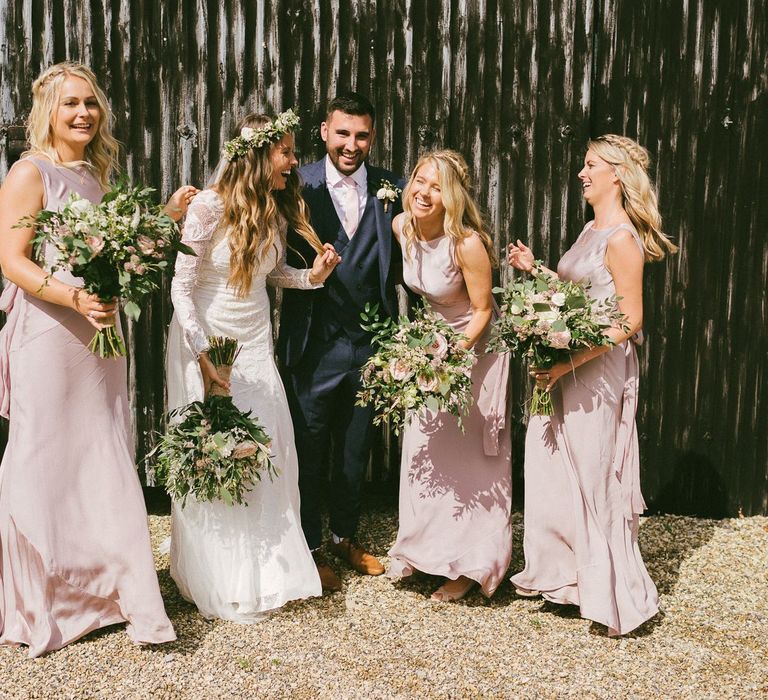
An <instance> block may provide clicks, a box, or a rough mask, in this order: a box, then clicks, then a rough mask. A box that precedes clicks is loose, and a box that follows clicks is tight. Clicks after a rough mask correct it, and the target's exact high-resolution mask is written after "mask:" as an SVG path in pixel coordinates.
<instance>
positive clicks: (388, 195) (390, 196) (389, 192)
mask: <svg viewBox="0 0 768 700" xmlns="http://www.w3.org/2000/svg"><path fill="white" fill-rule="evenodd" d="M384 196H385V197H386V198H387V199H395V197H397V193H396V192H395V191H394V190H384Z"/></svg>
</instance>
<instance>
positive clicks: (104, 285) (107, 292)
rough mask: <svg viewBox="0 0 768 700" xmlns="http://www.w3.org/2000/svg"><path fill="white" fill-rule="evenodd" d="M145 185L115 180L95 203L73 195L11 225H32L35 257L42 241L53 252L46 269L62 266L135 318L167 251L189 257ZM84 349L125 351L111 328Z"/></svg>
mask: <svg viewBox="0 0 768 700" xmlns="http://www.w3.org/2000/svg"><path fill="white" fill-rule="evenodd" d="M153 192H154V190H153V189H151V188H148V187H131V186H130V185H128V183H127V182H126V181H125V180H121V181H120V182H119V183H118V184H116V185H115V186H114V187H112V188H111V189H110V190H109V191H108V192H107V193H106V194H105V195H104V197H103V199H102V200H101V202H100V203H98V204H96V203H94V202H91V201H89V200H87V199H83V198H82V197H80V196H79V195H78V194H77V193H74V192H73V193H72V194H70V196H69V200H68V202H67V204H66V205H65V206H64V207H63V208H62V209H61V210H59V211H47V210H42V211H40V212H38V213H37V214H36V215H35V216H30V217H25V218H24V219H22V220H21V221H20V222H19V223H18V224H17V226H32V227H33V228H34V229H35V235H34V238H33V239H32V245H33V249H34V252H35V256H36V257H37V259H38V260H41V261H42V260H43V258H44V248H45V247H46V245H50V246H53V248H54V249H55V250H56V251H57V257H56V260H55V261H54V262H53V264H52V269H51V272H53V271H56V270H66V271H68V272H71V273H72V274H73V275H74V276H75V277H81V278H82V279H83V283H84V287H85V291H87V292H88V293H89V294H96V295H97V296H99V297H100V298H101V299H115V298H118V299H122V301H123V309H124V311H125V313H126V315H127V316H128V317H129V318H131V319H133V320H134V321H135V320H136V319H138V318H139V315H140V314H141V308H140V306H139V303H140V302H141V300H142V299H143V297H144V296H145V295H147V294H149V293H150V292H152V291H154V290H155V289H157V288H158V287H159V285H160V281H161V278H162V272H163V270H165V269H166V268H167V267H168V265H169V264H170V262H171V260H172V257H173V255H174V254H175V253H176V252H178V251H182V252H184V253H186V254H188V255H194V252H193V251H192V249H191V248H189V247H188V246H186V245H184V244H183V243H182V242H181V234H180V232H179V228H178V226H177V225H176V223H175V222H174V221H173V219H171V218H170V217H169V216H168V215H167V214H165V213H163V211H162V209H161V207H160V206H159V205H157V204H156V203H155V202H154V201H153V199H152V194H153ZM89 348H90V350H91V351H92V352H94V353H96V354H98V355H99V357H102V358H106V357H119V356H122V355H125V354H126V350H125V345H124V343H123V340H122V338H121V337H120V334H119V333H118V332H117V330H116V328H115V327H114V326H109V327H107V328H104V329H102V330H99V331H97V332H96V334H95V335H94V337H93V340H92V341H91V343H90V345H89Z"/></svg>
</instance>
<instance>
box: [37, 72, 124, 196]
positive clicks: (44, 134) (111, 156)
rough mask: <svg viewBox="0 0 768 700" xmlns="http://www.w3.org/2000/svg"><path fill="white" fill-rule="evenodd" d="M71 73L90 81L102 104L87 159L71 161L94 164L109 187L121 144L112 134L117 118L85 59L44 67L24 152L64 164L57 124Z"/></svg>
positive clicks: (87, 151)
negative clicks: (57, 141) (56, 135)
mask: <svg viewBox="0 0 768 700" xmlns="http://www.w3.org/2000/svg"><path fill="white" fill-rule="evenodd" d="M69 77H76V78H82V79H83V80H85V82H86V83H88V86H89V87H90V88H91V90H93V94H94V96H95V97H96V102H97V103H98V105H99V114H100V119H99V125H98V127H97V129H96V134H95V135H94V137H93V138H92V139H91V141H90V143H88V145H87V146H86V147H85V160H84V161H79V162H76V163H67V165H68V166H70V167H73V166H77V165H88V166H90V167H92V168H93V169H94V171H95V174H96V178H97V179H98V181H99V183H100V184H101V186H102V188H103V189H107V187H109V181H110V178H111V176H112V174H113V173H115V172H117V170H118V161H117V159H118V155H119V151H120V144H119V143H118V142H117V140H116V139H115V137H114V136H112V127H113V122H114V118H113V116H112V110H111V109H110V108H109V103H108V102H107V97H106V95H105V94H104V91H103V90H102V89H101V88H100V87H99V85H98V83H97V82H96V76H95V75H94V74H93V72H92V71H91V70H90V69H89V68H87V67H86V66H84V65H82V64H81V63H72V62H70V61H65V62H63V63H57V64H55V65H53V66H51V67H50V68H48V69H46V70H44V71H43V72H42V73H41V74H40V76H39V77H38V78H37V80H35V82H34V83H32V109H31V110H30V113H29V119H28V121H27V142H28V143H29V149H28V150H27V151H25V152H24V154H23V155H25V156H27V155H29V156H44V157H46V158H49V159H50V160H51V161H53V162H54V163H55V164H56V165H64V163H62V161H61V158H60V157H59V154H58V152H57V151H56V144H55V143H54V135H53V126H54V124H55V121H56V111H57V109H58V107H59V100H60V99H61V88H62V85H63V84H64V81H65V80H66V79H67V78H69Z"/></svg>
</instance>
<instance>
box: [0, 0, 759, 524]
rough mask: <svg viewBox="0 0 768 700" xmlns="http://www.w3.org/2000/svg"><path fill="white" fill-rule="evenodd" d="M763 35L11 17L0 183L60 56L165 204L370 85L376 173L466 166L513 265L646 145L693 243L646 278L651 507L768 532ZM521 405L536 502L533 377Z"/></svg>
mask: <svg viewBox="0 0 768 700" xmlns="http://www.w3.org/2000/svg"><path fill="white" fill-rule="evenodd" d="M767 32H768V9H767V6H766V3H765V2H764V1H763V0H688V1H687V2H679V1H673V0H654V1H653V2H631V1H630V0H474V1H473V0H421V1H417V0H378V1H377V0H273V1H272V2H268V3H265V2H259V1H256V0H252V1H245V0H240V1H238V2H233V1H230V2H224V3H220V2H218V0H217V1H216V2H213V1H209V0H197V1H194V0H180V1H179V2H178V3H164V2H150V1H149V0H130V1H127V0H2V3H1V4H0V52H1V55H2V64H0V129H2V131H0V136H3V137H4V138H0V176H2V175H4V174H5V172H6V169H7V167H8V163H9V160H10V159H12V158H13V151H14V150H18V147H19V146H20V145H21V141H20V140H19V139H20V138H21V137H20V135H19V131H18V130H15V129H14V128H13V126H14V125H21V124H23V122H24V118H25V115H26V113H27V111H28V110H29V107H30V84H31V82H32V80H33V79H34V77H35V76H36V75H37V74H38V73H39V72H40V70H41V69H43V68H44V67H46V66H48V65H49V64H50V63H52V62H55V61H59V60H63V59H75V60H81V61H83V62H85V63H87V64H89V65H90V66H91V67H92V68H93V69H94V70H95V71H96V73H97V74H98V76H99V78H100V80H101V82H102V84H103V86H104V87H105V89H106V91H107V93H108V95H109V96H110V99H111V102H112V105H113V108H114V111H115V115H116V119H117V125H116V128H117V135H118V137H119V138H120V140H121V141H122V142H123V143H124V144H125V153H126V160H125V162H126V167H127V169H128V172H129V173H130V175H131V176H132V177H133V178H134V179H136V180H139V181H142V182H146V183H148V184H151V185H153V186H155V187H157V188H158V189H159V190H160V191H161V192H162V194H163V196H167V195H168V194H169V193H170V192H171V191H173V189H175V188H176V187H177V186H178V185H180V184H182V183H186V182H191V183H194V184H197V185H201V184H203V183H205V181H206V179H207V177H208V174H209V170H210V168H211V167H212V165H213V164H215V162H216V161H217V160H218V154H219V150H220V147H221V143H222V140H223V139H225V138H227V136H228V134H229V132H230V129H231V128H232V126H233V124H234V122H235V121H236V120H237V119H238V117H239V116H242V114H243V113H244V112H246V111H247V110H252V109H263V108H267V109H274V110H279V109H283V108H285V107H288V106H291V105H294V106H296V107H297V109H298V111H299V113H300V114H301V116H302V117H303V118H304V123H303V128H302V130H301V133H300V135H299V138H298V143H299V147H300V150H301V151H302V153H303V160H304V161H307V160H310V159H312V158H314V157H315V156H316V155H318V154H319V153H320V148H319V146H320V141H319V134H318V129H317V125H318V124H319V121H320V119H321V117H322V107H323V104H324V103H325V102H326V101H327V100H328V99H329V98H330V97H331V96H332V95H333V94H334V93H335V92H336V91H337V90H341V89H347V88H352V89H357V90H359V91H361V92H364V93H367V94H368V95H370V96H371V98H372V99H373V101H374V103H375V104H376V107H377V109H378V113H379V118H378V124H377V127H378V139H377V143H376V145H375V147H374V149H373V151H372V160H373V161H374V162H377V163H380V164H382V165H385V166H388V167H391V168H393V169H394V170H396V171H400V172H407V171H408V169H409V168H410V167H411V166H412V165H413V163H414V162H415V160H416V158H417V157H418V155H419V154H420V153H421V152H423V151H424V150H425V149H428V148H431V147H434V146H451V147H454V148H457V149H458V150H460V151H462V152H463V153H464V154H465V155H466V156H467V158H468V159H469V161H470V163H471V165H472V168H473V172H474V174H475V183H476V189H477V194H478V197H479V200H480V201H481V202H482V204H483V205H484V207H485V208H486V211H487V213H488V216H489V220H490V222H491V227H492V230H493V232H494V235H495V237H496V240H497V243H498V245H499V247H500V248H501V247H502V246H503V245H504V244H505V243H506V242H507V241H509V240H512V239H513V238H516V237H520V238H523V239H525V240H527V241H529V242H530V243H531V245H532V246H533V247H534V249H535V250H536V251H537V253H538V254H539V255H540V256H541V257H543V258H544V259H545V260H547V261H548V262H549V263H550V264H555V263H556V261H557V259H558V257H559V256H560V255H561V254H562V252H563V251H564V250H565V249H566V248H567V247H568V246H569V245H570V244H571V243H572V242H573V240H574V238H575V237H576V235H577V234H578V232H579V231H580V229H581V226H582V224H583V222H584V221H585V218H586V217H587V216H588V212H587V211H586V210H585V207H584V204H583V202H582V198H581V189H580V185H579V182H578V180H577V178H576V173H577V172H578V170H579V169H580V163H581V159H582V158H583V153H584V149H585V145H586V142H587V139H588V138H589V136H591V135H598V134H601V133H605V132H609V131H610V132H617V133H625V134H627V135H629V136H632V137H635V138H637V139H639V140H640V141H641V142H642V143H643V144H645V145H646V146H647V147H648V148H649V149H650V151H651V152H652V154H653V155H654V157H655V161H654V163H655V164H654V167H653V174H654V176H655V178H656V180H657V182H658V185H659V189H660V195H661V208H662V213H663V215H664V219H665V226H666V230H667V232H668V233H669V234H671V235H672V236H673V237H674V238H675V239H676V240H677V241H678V242H679V243H680V245H681V252H680V254H679V255H677V256H675V257H673V258H671V259H669V260H668V261H665V262H663V263H661V264H656V265H651V266H648V268H647V274H646V283H645V301H646V304H645V307H646V309H645V325H646V332H647V336H648V341H647V344H646V345H645V346H644V347H643V348H642V350H641V352H640V356H641V363H642V373H643V380H642V395H641V404H640V413H639V430H640V434H641V449H642V463H643V482H644V491H645V493H646V496H647V499H648V501H649V503H650V505H651V508H652V509H657V510H664V511H669V512H678V513H699V514H704V515H723V514H736V513H738V512H743V513H745V514H751V513H766V512H768V454H767V452H768V450H767V449H766V446H767V445H768V435H767V432H768V396H767V395H766V387H767V386H768V382H767V381H766V380H767V377H766V356H767V354H768V341H767V340H766V338H767V334H766V330H765V329H766V321H767V320H768V319H767V318H766V316H767V315H768V309H767V305H766V300H765V296H766V279H767V278H768V269H767V268H768V238H767V237H766V230H768V215H767V213H768V155H767V154H768V123H767V122H768V109H767V108H768V97H767V95H768V89H767V88H768V74H767V72H766V70H767V69H766V65H768V36H767V35H766V34H767ZM506 274H507V271H506V270H503V271H502V276H506ZM170 313H171V307H170V303H169V300H168V294H167V290H166V291H165V292H164V293H162V294H158V295H156V297H155V298H154V299H153V301H152V304H151V306H150V308H148V309H147V310H146V311H145V312H144V314H143V316H142V319H141V322H140V323H139V324H138V325H137V326H135V327H134V328H132V329H131V332H130V340H131V347H132V363H131V376H130V383H131V392H132V400H133V401H134V405H135V411H136V418H137V438H136V439H137V445H138V448H139V453H140V454H141V453H143V452H144V451H145V449H146V447H147V446H148V444H150V440H151V432H152V430H153V429H154V428H156V427H157V426H158V425H159V424H160V421H161V419H162V415H163V411H164V406H163V402H164V378H163V355H164V342H165V335H164V334H165V330H166V327H167V324H168V321H169V318H170ZM514 391H515V394H514V403H515V413H514V420H515V421H516V427H515V430H514V435H513V440H514V444H515V454H516V462H517V463H516V466H515V473H516V480H517V492H518V495H519V494H520V493H521V489H520V488H519V485H520V472H521V462H522V459H521V457H522V450H521V444H522V437H523V430H524V428H523V427H522V426H521V424H520V421H521V417H522V408H521V404H522V402H523V400H524V398H525V393H526V391H527V381H526V380H525V376H524V375H523V374H522V373H521V372H518V373H517V374H516V376H515V380H514ZM380 476H381V475H380Z"/></svg>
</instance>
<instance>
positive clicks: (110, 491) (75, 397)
mask: <svg viewBox="0 0 768 700" xmlns="http://www.w3.org/2000/svg"><path fill="white" fill-rule="evenodd" d="M28 138H29V142H30V146H31V148H30V151H28V152H27V154H25V156H26V157H24V158H23V159H22V160H21V161H19V162H18V163H16V164H15V165H14V166H13V168H12V169H11V171H10V172H9V174H8V177H7V179H6V180H5V182H4V184H3V186H2V188H1V189H0V266H2V272H3V276H4V277H5V289H4V291H3V295H2V300H1V303H0V307H2V310H3V311H5V312H6V313H7V314H8V316H7V321H6V325H5V326H4V328H3V330H2V331H1V332H0V414H2V415H3V416H5V417H6V418H10V432H9V439H8V445H7V447H6V450H5V454H4V457H3V461H2V465H0V643H2V644H24V645H26V646H27V647H28V648H29V649H28V651H29V655H30V657H36V656H40V655H41V654H44V653H46V652H48V651H51V650H54V649H59V648H61V647H63V646H64V645H66V644H69V643H70V642H72V641H74V640H76V639H78V638H79V637H82V636H83V635H85V634H87V633H88V632H91V631H92V630H95V629H98V628H100V627H104V626H106V625H112V624H115V623H121V622H127V623H128V626H127V632H128V634H129V635H130V636H131V638H132V639H133V640H134V641H136V642H139V643H159V642H168V641H171V640H173V639H175V635H174V631H173V627H172V626H171V623H170V621H169V620H168V618H167V616H166V614H165V610H164V608H163V601H162V599H161V597H160V589H159V586H158V583H157V575H156V573H155V568H154V562H153V560H152V551H151V548H150V542H149V531H148V528H147V513H146V510H145V507H144V501H143V496H142V492H141V486H140V484H139V480H138V477H137V474H136V468H135V465H134V459H133V448H132V431H131V424H130V411H129V407H128V400H127V391H126V364H125V359H124V358H119V359H109V360H102V359H99V358H98V357H97V356H96V355H94V354H92V353H91V352H90V351H89V350H88V343H89V341H90V339H91V337H92V335H93V333H94V329H95V328H101V327H103V326H104V325H105V324H109V323H115V322H116V317H115V314H116V310H117V306H116V304H115V303H114V301H103V300H100V299H98V298H96V297H95V296H93V295H90V294H86V293H85V292H84V291H82V290H81V286H82V280H79V279H76V278H74V277H72V276H71V275H69V274H66V273H63V272H57V273H55V275H54V276H53V278H52V279H50V280H49V281H48V283H47V285H45V282H46V272H45V267H46V266H47V265H50V263H51V262H52V256H51V255H46V256H45V257H46V260H44V261H42V263H41V265H38V264H36V263H35V262H34V261H32V260H31V259H30V255H31V247H30V240H31V235H32V233H31V230H30V229H18V228H13V226H14V224H16V222H17V221H18V220H19V219H20V218H21V217H22V216H25V215H33V214H35V213H36V212H38V211H39V210H40V209H42V208H46V209H50V210H56V209H58V208H60V207H61V206H62V205H63V204H65V203H66V201H67V199H68V196H69V194H70V192H77V193H78V194H80V195H81V196H83V197H85V198H87V199H90V200H91V201H94V202H98V201H100V200H101V197H102V195H103V192H104V189H105V187H106V185H107V179H108V177H109V174H110V172H111V170H112V169H113V167H114V165H115V164H116V161H115V156H116V154H117V142H116V141H115V140H114V138H113V137H112V136H111V134H110V113H109V108H108V106H107V104H106V101H105V97H104V94H103V92H102V91H101V90H100V89H99V88H98V86H97V85H96V82H95V77H94V75H93V74H92V73H91V72H90V71H89V70H88V69H87V68H85V67H83V66H79V65H76V64H59V65H56V66H53V67H52V68H49V69H48V70H47V71H45V72H44V73H43V74H42V75H41V76H40V77H39V78H38V80H37V81H36V82H35V84H34V86H33V107H32V111H31V114H30V119H29V127H28ZM193 193H194V188H183V189H182V190H180V191H179V192H177V193H176V194H175V195H174V197H173V198H172V202H171V203H169V206H171V204H172V205H173V207H174V208H175V209H178V210H179V211H178V212H177V214H180V213H181V211H183V210H184V209H185V208H186V204H187V199H188V197H189V196H190V195H191V194H193ZM51 253H52V251H51ZM44 285H45V286H44Z"/></svg>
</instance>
